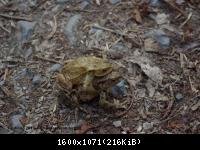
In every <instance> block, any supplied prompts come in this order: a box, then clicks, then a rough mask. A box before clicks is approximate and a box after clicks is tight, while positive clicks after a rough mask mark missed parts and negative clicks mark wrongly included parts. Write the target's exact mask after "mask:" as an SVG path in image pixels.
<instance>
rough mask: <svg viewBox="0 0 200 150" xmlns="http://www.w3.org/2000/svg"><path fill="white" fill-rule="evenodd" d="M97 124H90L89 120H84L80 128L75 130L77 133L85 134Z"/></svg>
mask: <svg viewBox="0 0 200 150" xmlns="http://www.w3.org/2000/svg"><path fill="white" fill-rule="evenodd" d="M94 127H95V126H94V125H92V124H89V123H88V122H86V121H84V122H83V123H82V125H81V127H80V129H77V130H75V133H76V134H85V133H86V132H88V131H89V130H91V129H92V128H94Z"/></svg>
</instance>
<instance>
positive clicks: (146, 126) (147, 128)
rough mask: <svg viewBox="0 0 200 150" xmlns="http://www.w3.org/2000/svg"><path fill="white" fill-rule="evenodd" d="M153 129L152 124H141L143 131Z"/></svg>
mask: <svg viewBox="0 0 200 150" xmlns="http://www.w3.org/2000/svg"><path fill="white" fill-rule="evenodd" d="M152 128H153V123H149V122H145V123H143V129H144V130H149V129H152Z"/></svg>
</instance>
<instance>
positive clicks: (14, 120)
mask: <svg viewBox="0 0 200 150" xmlns="http://www.w3.org/2000/svg"><path fill="white" fill-rule="evenodd" d="M22 117H23V115H13V116H12V117H11V119H10V123H11V127H12V129H22V128H23V125H22V124H21V122H20V119H21V118H22Z"/></svg>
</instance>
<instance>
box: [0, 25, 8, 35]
mask: <svg viewBox="0 0 200 150" xmlns="http://www.w3.org/2000/svg"><path fill="white" fill-rule="evenodd" d="M0 27H1V28H2V29H3V30H4V31H6V32H8V33H10V31H9V30H8V29H6V28H5V27H4V26H3V25H2V24H0Z"/></svg>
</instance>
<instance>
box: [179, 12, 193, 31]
mask: <svg viewBox="0 0 200 150" xmlns="http://www.w3.org/2000/svg"><path fill="white" fill-rule="evenodd" d="M191 17H192V13H190V14H189V15H188V17H187V19H186V20H185V21H184V22H183V23H182V24H181V25H180V26H179V28H182V27H183V26H184V25H185V24H186V23H187V22H188V21H189V20H190V19H191Z"/></svg>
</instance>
